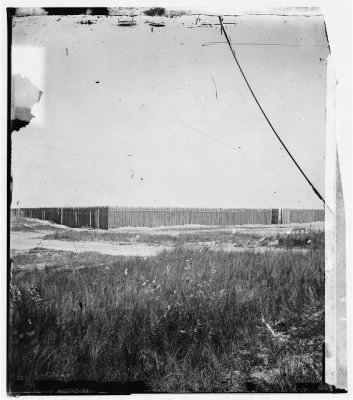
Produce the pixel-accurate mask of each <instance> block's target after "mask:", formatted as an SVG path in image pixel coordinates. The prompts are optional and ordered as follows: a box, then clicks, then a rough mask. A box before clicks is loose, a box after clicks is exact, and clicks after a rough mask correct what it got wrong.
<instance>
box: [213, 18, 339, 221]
mask: <svg viewBox="0 0 353 400" xmlns="http://www.w3.org/2000/svg"><path fill="white" fill-rule="evenodd" d="M218 18H219V22H220V23H221V25H222V29H223V32H224V36H225V38H226V40H227V43H228V45H229V49H230V51H231V53H232V55H233V58H234V60H235V62H236V64H237V66H238V69H239V71H240V73H241V75H242V77H243V78H244V81H245V83H246V86H247V87H248V89H249V91H250V93H251V95H252V97H253V99H254V100H255V103H256V104H257V106H258V107H259V110H260V111H261V113H262V115H263V116H264V118H265V120H266V122H267V123H268V125H269V127H270V128H271V130H272V132H273V133H274V134H275V136H276V137H277V139H278V141H279V142H280V143H281V145H282V146H283V148H284V150H285V151H286V152H287V154H288V156H289V157H290V158H291V160H292V161H293V163H294V165H295V166H296V167H297V168H298V170H299V172H300V173H301V174H302V176H303V177H304V179H305V180H306V181H307V183H308V184H309V186H310V187H311V189H312V190H313V192H314V193H315V194H316V196H317V197H318V198H319V199H320V200H321V201H322V202H323V204H324V206H325V207H327V209H328V210H329V211H330V212H331V213H332V214H333V211H332V210H331V208H330V207H329V206H328V204H326V201H325V199H324V197H323V196H322V195H321V194H320V192H319V191H318V190H317V189H316V187H315V186H314V184H313V183H312V182H311V181H310V179H309V178H308V177H307V175H306V174H305V172H304V171H303V169H302V168H301V167H300V165H299V164H298V162H297V160H296V159H295V158H294V156H293V155H292V153H291V152H290V151H289V149H288V148H287V146H286V145H285V144H284V142H283V140H282V139H281V137H280V136H279V134H278V133H277V131H276V129H275V128H274V126H273V125H272V123H271V121H270V120H269V118H268V116H267V114H266V113H265V111H264V109H263V108H262V106H261V104H260V102H259V100H258V99H257V97H256V95H255V93H254V91H253V90H252V88H251V86H250V83H249V81H248V80H247V78H246V75H245V73H244V71H243V69H242V67H241V66H240V64H239V61H238V58H237V56H236V54H235V50H234V48H233V46H232V43H231V39H230V38H229V37H228V34H227V31H226V29H225V28H224V26H223V17H221V16H218Z"/></svg>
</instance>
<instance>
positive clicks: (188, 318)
mask: <svg viewBox="0 0 353 400" xmlns="http://www.w3.org/2000/svg"><path fill="white" fill-rule="evenodd" d="M54 234H55V235H63V236H64V237H62V238H63V239H65V238H66V239H67V238H68V236H70V235H76V233H72V232H71V231H65V232H62V233H58V232H57V233H54ZM107 234H109V233H107ZM208 234H209V233H207V235H208ZM65 235H66V237H65ZM185 235H186V234H185ZM185 238H186V239H185ZM184 239H185V240H190V238H188V237H187V236H184ZM75 240H77V237H76V236H75ZM90 240H92V238H90ZM168 240H173V239H170V237H168ZM176 240H177V243H175V244H176V246H175V248H174V250H172V251H168V252H166V251H165V252H163V253H161V254H160V255H158V256H156V257H150V258H146V257H144V258H143V257H117V256H107V255H102V254H97V253H83V254H75V253H69V252H58V251H51V250H45V249H40V248H37V249H33V250H31V251H29V252H24V253H18V254H17V253H15V254H14V255H13V256H12V259H13V262H14V273H13V280H12V290H11V293H12V294H11V302H10V303H11V304H10V305H11V308H10V310H11V313H10V314H11V318H10V320H11V324H10V332H9V348H10V353H9V356H10V357H9V382H10V390H11V391H13V392H16V391H17V390H19V389H18V387H17V386H16V385H18V383H16V382H21V388H22V390H23V388H25V390H27V391H29V392H30V391H31V390H33V388H34V385H35V384H34V382H35V381H37V380H51V379H55V380H61V381H74V380H84V381H96V382H119V383H129V382H143V385H144V388H145V389H144V390H147V391H154V392H158V391H162V392H200V391H201V392H227V391H231V392H239V391H282V392H283V391H295V390H298V388H297V383H298V382H310V383H313V382H314V383H315V382H320V380H321V373H322V355H321V345H322V343H323V341H324V250H323V249H318V250H315V249H313V250H312V251H310V252H308V253H307V254H300V253H295V252H292V251H291V250H290V249H289V250H288V251H285V252H282V253H274V252H271V251H268V252H265V253H262V254H254V253H250V252H247V251H244V252H241V253H226V252H222V251H217V252H216V251H212V250H210V249H207V248H201V249H192V248H189V247H186V246H184V244H185V240H182V241H181V240H180V238H176ZM198 240H199V239H198ZM220 240H224V238H222V237H221V238H220ZM320 240H321V239H320ZM320 240H319V241H318V243H320V244H321V242H320ZM284 245H285V244H284ZM286 245H287V246H288V243H287V244H286ZM290 245H295V244H293V243H291V244H290ZM318 247H321V245H320V246H318ZM26 264H32V265H33V264H34V265H36V264H37V265H42V266H44V268H42V269H28V270H26V268H23V269H17V268H16V266H17V265H26Z"/></svg>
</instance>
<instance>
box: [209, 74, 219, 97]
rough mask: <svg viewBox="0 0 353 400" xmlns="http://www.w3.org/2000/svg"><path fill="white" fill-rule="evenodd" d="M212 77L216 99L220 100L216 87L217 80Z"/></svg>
mask: <svg viewBox="0 0 353 400" xmlns="http://www.w3.org/2000/svg"><path fill="white" fill-rule="evenodd" d="M210 77H211V79H212V82H213V84H214V88H215V89H216V99H217V98H218V92H217V86H216V82H215V80H214V78H213V76H212V75H211V74H210Z"/></svg>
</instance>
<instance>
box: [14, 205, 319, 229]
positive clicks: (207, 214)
mask: <svg viewBox="0 0 353 400" xmlns="http://www.w3.org/2000/svg"><path fill="white" fill-rule="evenodd" d="M11 213H12V214H13V215H20V216H23V217H27V218H38V219H41V220H48V221H52V222H54V223H57V224H62V225H66V226H70V227H72V228H81V227H82V228H83V227H85V228H95V229H113V228H119V227H124V226H131V227H156V226H173V225H189V224H193V225H216V226H226V225H245V224H258V225H270V224H271V223H280V224H281V223H282V224H289V223H303V222H314V221H324V220H325V212H324V210H294V209H287V208H286V209H245V208H242V209H241V208H238V209H234V208H228V209H227V208H224V209H222V208H147V207H59V208H58V207H52V208H21V209H12V210H11ZM274 217H276V218H274Z"/></svg>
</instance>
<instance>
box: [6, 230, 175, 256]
mask: <svg viewBox="0 0 353 400" xmlns="http://www.w3.org/2000/svg"><path fill="white" fill-rule="evenodd" d="M47 233H48V232H40V233H39V232H38V233H37V232H33V233H32V232H11V242H10V247H11V250H17V251H28V250H31V249H34V248H36V247H41V248H44V249H50V250H58V251H73V252H75V253H84V252H88V251H89V252H97V253H101V254H107V255H112V256H141V257H151V256H155V255H157V254H158V253H160V252H161V251H163V250H165V249H171V246H166V245H163V246H162V245H154V244H147V243H132V244H121V243H114V242H106V241H101V242H99V241H91V242H90V241H68V240H43V237H44V236H45V235H46V234H47Z"/></svg>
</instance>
